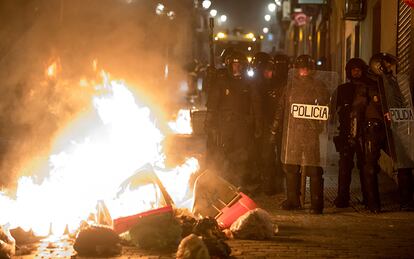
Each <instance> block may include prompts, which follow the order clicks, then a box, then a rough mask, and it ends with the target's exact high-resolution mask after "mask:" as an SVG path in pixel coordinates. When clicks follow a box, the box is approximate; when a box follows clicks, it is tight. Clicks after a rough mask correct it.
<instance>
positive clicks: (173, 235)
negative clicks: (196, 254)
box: [129, 213, 182, 251]
mask: <svg viewBox="0 0 414 259" xmlns="http://www.w3.org/2000/svg"><path fill="white" fill-rule="evenodd" d="M181 233H182V230H181V226H180V224H179V223H178V220H177V219H176V218H175V217H174V216H173V215H172V213H164V214H155V215H148V216H146V217H142V218H140V219H139V220H138V222H137V224H136V225H134V226H133V227H132V228H131V229H130V230H129V236H130V239H131V242H132V243H133V244H135V245H137V246H139V247H140V248H143V249H148V250H165V251H167V250H168V251H169V250H171V251H172V250H175V249H176V248H177V246H178V244H179V243H180V241H181Z"/></svg>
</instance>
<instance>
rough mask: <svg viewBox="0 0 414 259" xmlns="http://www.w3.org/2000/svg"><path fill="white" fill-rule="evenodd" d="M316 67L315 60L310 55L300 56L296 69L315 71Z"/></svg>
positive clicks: (296, 61)
mask: <svg viewBox="0 0 414 259" xmlns="http://www.w3.org/2000/svg"><path fill="white" fill-rule="evenodd" d="M315 67H316V65H315V60H314V59H313V58H312V57H311V56H309V55H300V56H299V57H297V58H296V60H295V68H308V69H310V70H314V69H315Z"/></svg>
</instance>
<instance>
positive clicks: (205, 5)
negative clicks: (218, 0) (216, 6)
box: [201, 0, 211, 9]
mask: <svg viewBox="0 0 414 259" xmlns="http://www.w3.org/2000/svg"><path fill="white" fill-rule="evenodd" d="M201 5H202V6H203V8H204V9H208V8H210V6H211V1H210V0H204V1H203V3H202V4H201Z"/></svg>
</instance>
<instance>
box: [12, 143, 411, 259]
mask: <svg viewBox="0 0 414 259" xmlns="http://www.w3.org/2000/svg"><path fill="white" fill-rule="evenodd" d="M181 142H182V143H181V145H177V143H176V142H174V141H172V143H171V146H172V147H174V149H175V148H177V147H178V146H181V148H180V149H183V150H184V151H186V153H188V154H190V153H192V152H193V151H192V149H196V150H198V151H200V148H202V145H203V143H204V142H203V140H202V139H195V140H194V139H191V138H189V137H186V138H183V140H181ZM183 143H184V144H183ZM197 157H198V158H201V159H202V158H203V155H202V154H200V153H198V155H197ZM176 159H177V161H178V160H179V157H176ZM171 162H172V163H173V161H171ZM324 179H325V189H324V190H325V210H324V214H323V215H311V214H309V213H308V208H309V205H310V201H309V193H308V195H307V199H306V202H305V209H303V210H299V211H283V210H281V209H280V204H281V202H282V201H283V200H284V198H285V195H284V194H278V195H274V196H270V197H269V196H266V195H264V194H256V195H253V196H252V198H253V200H255V202H256V203H257V204H258V206H259V207H261V208H263V209H265V210H266V211H268V212H269V214H270V215H271V218H272V220H273V223H275V224H277V225H278V230H279V231H278V233H277V235H275V236H274V238H272V239H271V240H264V241H263V240H262V241H257V240H236V239H233V240H228V241H227V242H228V244H229V245H230V247H231V248H232V254H231V255H232V256H233V257H234V258H285V257H290V258H414V212H401V211H399V206H398V193H397V189H396V184H395V182H394V181H393V180H392V179H391V178H390V177H389V176H388V175H386V174H385V173H381V174H380V177H379V185H380V192H381V201H382V207H383V211H382V212H381V213H379V214H372V213H370V212H369V211H368V210H366V209H365V208H364V206H362V205H361V203H360V201H361V193H360V187H359V177H358V174H357V172H356V171H355V172H354V173H353V177H352V185H351V207H349V208H346V209H337V208H335V207H334V206H333V200H334V198H335V196H336V191H337V188H336V187H337V167H336V166H335V164H330V166H329V167H327V169H326V171H325V175H324ZM308 187H309V186H308ZM307 191H308V192H309V188H308V190H307ZM15 258H36V255H34V254H32V255H28V256H23V257H15ZM38 258H39V257H38ZM42 258H53V257H45V256H43V257H42ZM78 258H81V257H78ZM114 258H122V259H125V258H175V254H174V253H160V252H158V251H144V250H141V249H139V248H135V247H123V251H122V255H121V256H118V257H114Z"/></svg>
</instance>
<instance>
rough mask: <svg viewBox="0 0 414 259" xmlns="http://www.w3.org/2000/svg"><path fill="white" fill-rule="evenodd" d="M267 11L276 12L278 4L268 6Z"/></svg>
mask: <svg viewBox="0 0 414 259" xmlns="http://www.w3.org/2000/svg"><path fill="white" fill-rule="evenodd" d="M267 9H269V11H270V12H271V13H273V12H274V11H276V4H275V3H270V4H269V5H268V6H267Z"/></svg>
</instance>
